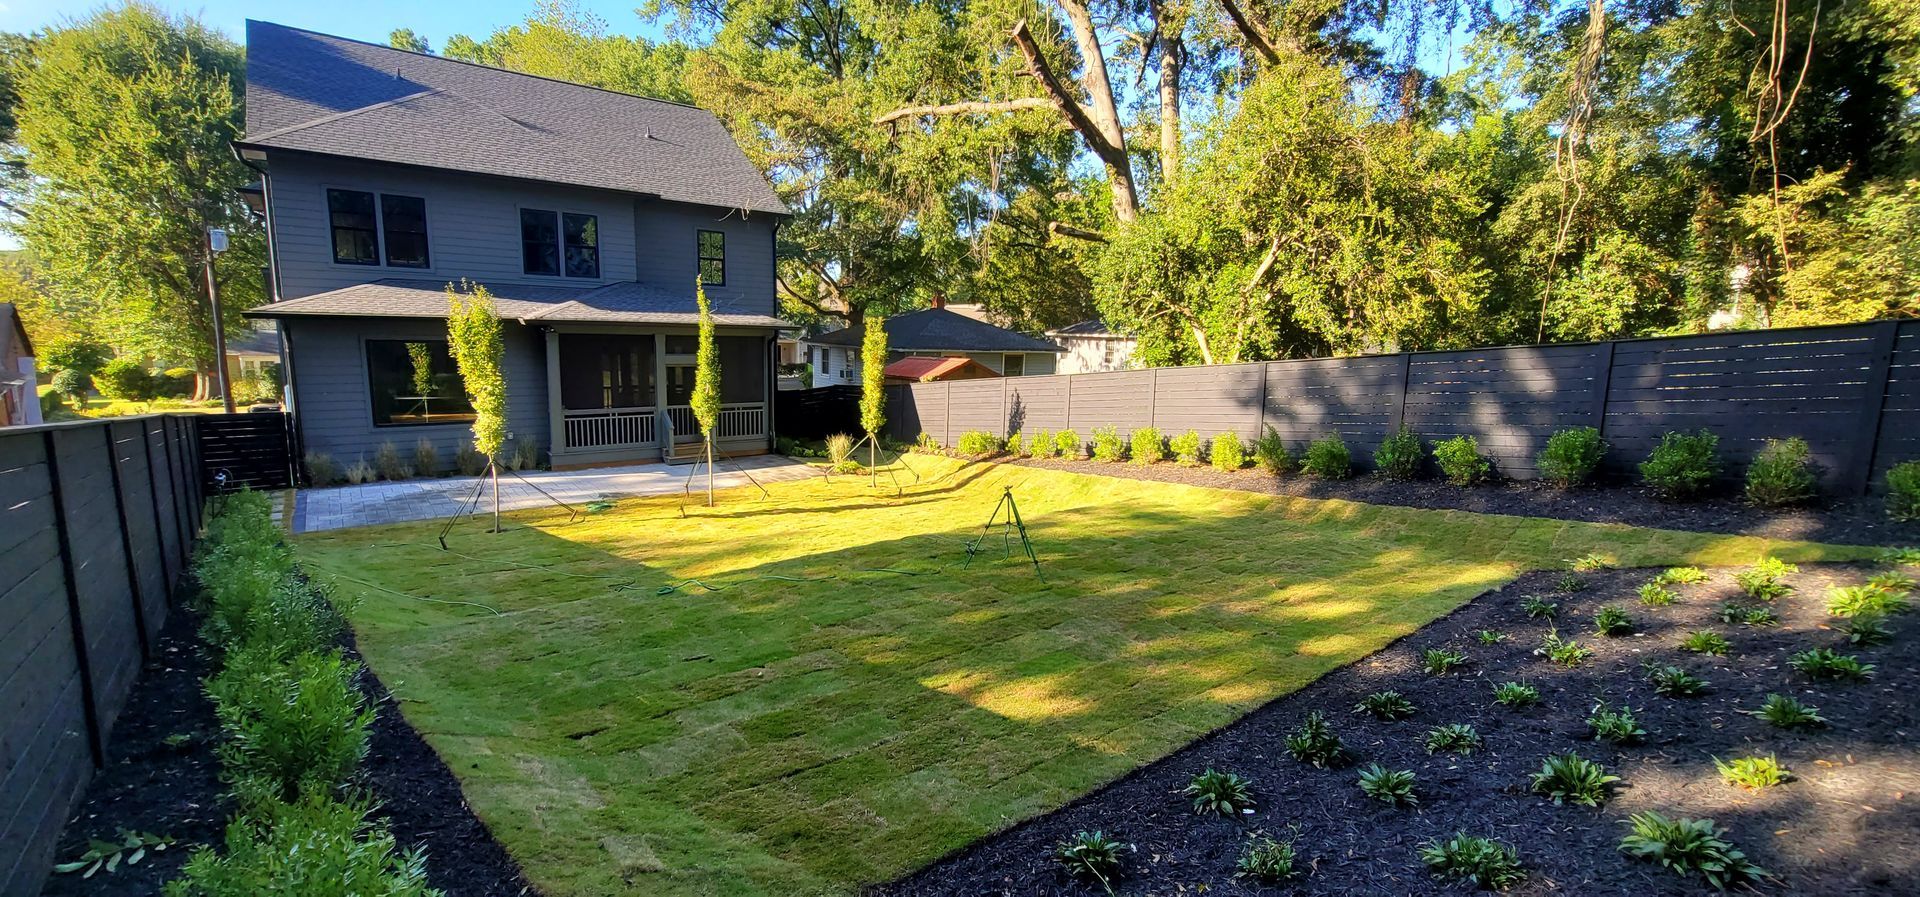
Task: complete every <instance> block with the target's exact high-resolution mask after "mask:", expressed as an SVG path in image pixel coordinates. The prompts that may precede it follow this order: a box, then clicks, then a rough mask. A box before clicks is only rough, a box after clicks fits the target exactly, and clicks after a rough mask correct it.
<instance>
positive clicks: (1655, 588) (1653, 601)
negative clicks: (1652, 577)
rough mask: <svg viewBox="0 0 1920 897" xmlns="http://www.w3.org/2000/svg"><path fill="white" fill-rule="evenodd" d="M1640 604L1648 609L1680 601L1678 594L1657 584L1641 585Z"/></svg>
mask: <svg viewBox="0 0 1920 897" xmlns="http://www.w3.org/2000/svg"><path fill="white" fill-rule="evenodd" d="M1639 595H1640V603H1641V604H1644V605H1646V606H1648V607H1666V606H1667V605H1669V604H1672V603H1674V602H1675V601H1679V600H1680V593H1679V592H1676V591H1674V590H1672V589H1669V588H1667V587H1666V586H1664V585H1662V584H1660V583H1657V582H1647V583H1641V584H1640V589H1639Z"/></svg>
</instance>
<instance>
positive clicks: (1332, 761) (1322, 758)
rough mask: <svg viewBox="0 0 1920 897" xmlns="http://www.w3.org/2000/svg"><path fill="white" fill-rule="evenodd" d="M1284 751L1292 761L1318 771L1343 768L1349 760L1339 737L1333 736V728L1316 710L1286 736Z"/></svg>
mask: <svg viewBox="0 0 1920 897" xmlns="http://www.w3.org/2000/svg"><path fill="white" fill-rule="evenodd" d="M1286 749H1287V753H1288V754H1289V755H1291V756H1292V757H1293V759H1295V760H1298V761H1300V762H1302V763H1305V764H1307V765H1309V766H1314V767H1318V768H1320V769H1334V768H1336V767H1340V766H1344V765H1346V763H1347V762H1348V760H1349V759H1351V758H1350V756H1349V755H1348V753H1347V748H1346V746H1345V745H1343V744H1341V743H1340V736H1338V735H1335V734H1333V727H1332V726H1329V725H1327V718H1326V717H1324V716H1321V715H1320V711H1318V710H1315V711H1314V712H1312V713H1309V714H1307V720H1306V722H1304V723H1301V724H1300V728H1298V729H1296V730H1294V731H1293V732H1292V733H1290V734H1288V735H1287V738H1286Z"/></svg>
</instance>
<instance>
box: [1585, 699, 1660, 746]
mask: <svg viewBox="0 0 1920 897" xmlns="http://www.w3.org/2000/svg"><path fill="white" fill-rule="evenodd" d="M1587 726H1588V728H1591V729H1592V730H1593V737H1594V738H1595V739H1598V740H1600V741H1607V742H1612V743H1613V744H1635V743H1638V742H1639V741H1640V740H1641V739H1643V738H1645V737H1647V730H1645V729H1643V728H1641V727H1640V721H1639V720H1638V719H1635V718H1634V715H1633V708H1632V707H1621V708H1619V709H1618V710H1616V709H1614V708H1612V707H1609V706H1607V703H1606V702H1605V701H1601V702H1599V703H1597V704H1594V705H1593V712H1592V713H1589V714H1587Z"/></svg>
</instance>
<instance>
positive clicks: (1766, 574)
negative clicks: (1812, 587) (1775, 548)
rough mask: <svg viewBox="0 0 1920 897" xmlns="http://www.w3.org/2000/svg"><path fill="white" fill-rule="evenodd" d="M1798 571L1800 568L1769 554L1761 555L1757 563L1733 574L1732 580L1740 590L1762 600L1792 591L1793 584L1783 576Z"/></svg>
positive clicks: (1771, 598)
mask: <svg viewBox="0 0 1920 897" xmlns="http://www.w3.org/2000/svg"><path fill="white" fill-rule="evenodd" d="M1798 572H1800V568H1799V567H1797V566H1795V565H1793V564H1789V563H1787V562H1785V561H1782V560H1780V559H1779V558H1777V557H1773V556H1771V555H1769V556H1767V557H1763V558H1761V559H1760V560H1759V562H1758V563H1756V564H1754V565H1753V566H1751V567H1748V568H1747V569H1745V570H1742V571H1740V572H1739V573H1735V574H1734V575H1733V582H1734V584H1735V585H1738V586H1739V587H1740V591H1742V592H1745V593H1747V595H1749V596H1750V597H1753V598H1758V599H1760V600H1762V601H1772V600H1773V599H1775V598H1778V597H1780V596H1781V595H1785V594H1786V593H1788V592H1791V591H1793V586H1792V585H1790V584H1788V583H1787V582H1786V581H1785V577H1787V576H1791V575H1793V574H1795V573H1798Z"/></svg>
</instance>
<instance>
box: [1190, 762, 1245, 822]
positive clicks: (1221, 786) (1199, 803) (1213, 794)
mask: <svg viewBox="0 0 1920 897" xmlns="http://www.w3.org/2000/svg"><path fill="white" fill-rule="evenodd" d="M1181 793H1182V794H1185V795H1186V796H1187V797H1190V798H1192V799H1193V812H1195V813H1199V814H1201V815H1203V816H1204V815H1207V814H1209V813H1211V814H1213V815H1215V816H1238V815H1240V814H1242V813H1247V812H1251V811H1252V810H1253V783H1252V782H1249V781H1247V780H1246V779H1244V778H1241V777H1240V776H1238V775H1236V774H1234V773H1231V772H1220V771H1218V770H1215V769H1213V768H1212V767H1208V768H1207V771H1206V772H1203V773H1201V774H1199V775H1197V776H1194V777H1193V780H1192V781H1190V782H1188V783H1187V787H1186V789H1185V790H1184V791H1182V792H1181Z"/></svg>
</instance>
